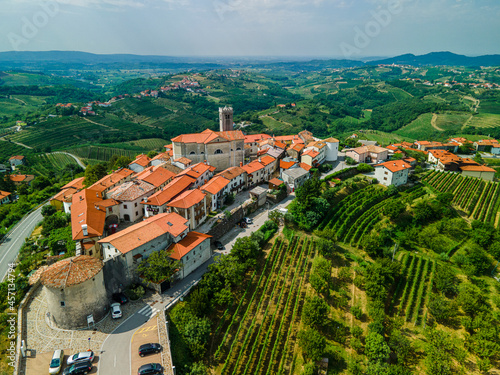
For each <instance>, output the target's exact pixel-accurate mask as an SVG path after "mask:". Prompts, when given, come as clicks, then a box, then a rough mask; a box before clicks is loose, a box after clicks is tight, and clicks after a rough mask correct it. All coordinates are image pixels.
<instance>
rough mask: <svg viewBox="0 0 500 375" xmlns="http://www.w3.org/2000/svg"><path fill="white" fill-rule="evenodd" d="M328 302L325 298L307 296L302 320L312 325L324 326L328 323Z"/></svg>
mask: <svg viewBox="0 0 500 375" xmlns="http://www.w3.org/2000/svg"><path fill="white" fill-rule="evenodd" d="M328 310H329V308H328V304H327V303H326V302H325V300H324V299H323V298H320V297H318V296H313V297H312V298H307V299H306V301H305V303H304V307H303V313H302V320H303V321H304V323H305V324H307V325H309V326H311V327H322V326H325V325H326V324H327V323H328Z"/></svg>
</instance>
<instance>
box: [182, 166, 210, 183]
mask: <svg viewBox="0 0 500 375" xmlns="http://www.w3.org/2000/svg"><path fill="white" fill-rule="evenodd" d="M207 171H210V172H213V171H215V167H214V166H213V165H209V164H205V163H198V164H195V165H192V166H191V167H189V168H186V169H184V170H183V171H182V172H181V173H179V174H178V175H177V177H179V176H183V175H188V176H191V177H193V178H196V179H197V178H199V177H200V176H202V175H203V173H205V172H207Z"/></svg>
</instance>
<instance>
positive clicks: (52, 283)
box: [40, 255, 109, 329]
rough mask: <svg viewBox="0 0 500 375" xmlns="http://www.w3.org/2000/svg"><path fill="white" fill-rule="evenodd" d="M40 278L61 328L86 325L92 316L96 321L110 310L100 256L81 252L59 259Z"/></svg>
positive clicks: (50, 310) (50, 314)
mask: <svg viewBox="0 0 500 375" xmlns="http://www.w3.org/2000/svg"><path fill="white" fill-rule="evenodd" d="M40 281H41V283H42V285H43V286H44V291H45V295H46V297H47V303H48V310H49V311H48V312H49V316H50V319H51V320H52V322H53V323H54V324H55V325H56V326H57V327H59V328H64V329H75V328H82V327H86V326H87V325H88V324H87V317H88V316H89V315H92V316H93V319H94V322H96V323H97V322H98V321H99V320H100V319H102V318H103V317H104V315H105V314H106V312H107V310H108V304H109V302H108V297H107V294H106V288H105V286H104V276H103V263H102V261H101V260H99V259H97V258H94V257H91V256H88V255H79V256H75V257H72V258H67V259H63V260H60V261H59V262H57V263H54V264H53V265H51V266H50V267H48V268H47V269H46V270H45V271H44V272H43V273H42V275H41V277H40Z"/></svg>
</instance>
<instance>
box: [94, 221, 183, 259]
mask: <svg viewBox="0 0 500 375" xmlns="http://www.w3.org/2000/svg"><path fill="white" fill-rule="evenodd" d="M187 222H188V220H187V219H184V218H183V217H182V216H180V215H179V214H176V213H174V212H172V213H162V214H158V215H155V216H152V217H150V218H147V219H146V220H144V221H141V222H140V223H137V224H134V225H132V226H130V227H128V228H126V229H124V230H122V231H120V232H117V233H115V234H112V235H111V236H108V237H106V238H103V239H101V240H99V241H98V242H99V243H110V244H111V245H113V246H114V247H115V248H116V249H117V250H118V251H119V252H121V253H122V254H126V253H128V252H129V251H131V250H133V249H136V248H137V247H139V246H141V245H144V244H147V243H148V242H150V241H152V240H154V239H156V238H158V237H160V236H162V235H164V234H165V233H170V234H171V235H172V236H173V237H177V236H179V235H180V234H181V233H182V232H184V231H185V230H186V229H188V227H187V225H186V223H187Z"/></svg>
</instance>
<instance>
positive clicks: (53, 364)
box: [49, 349, 64, 375]
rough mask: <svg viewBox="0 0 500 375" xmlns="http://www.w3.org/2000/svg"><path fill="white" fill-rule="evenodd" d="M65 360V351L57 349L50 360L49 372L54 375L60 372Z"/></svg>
mask: <svg viewBox="0 0 500 375" xmlns="http://www.w3.org/2000/svg"><path fill="white" fill-rule="evenodd" d="M63 360H64V351H62V350H59V349H58V350H55V351H54V354H53V355H52V360H51V361H50V366H49V374H51V375H54V374H59V372H61V366H62V364H63Z"/></svg>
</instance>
